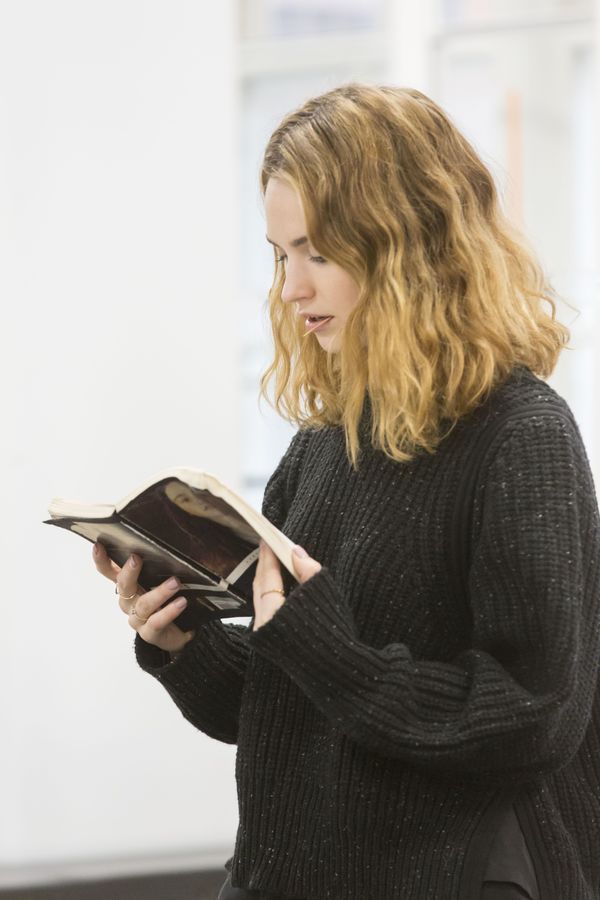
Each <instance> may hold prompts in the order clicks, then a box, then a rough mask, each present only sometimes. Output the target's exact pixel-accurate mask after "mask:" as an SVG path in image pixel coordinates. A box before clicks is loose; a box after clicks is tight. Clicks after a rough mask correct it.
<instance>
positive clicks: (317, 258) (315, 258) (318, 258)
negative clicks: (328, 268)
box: [275, 256, 327, 263]
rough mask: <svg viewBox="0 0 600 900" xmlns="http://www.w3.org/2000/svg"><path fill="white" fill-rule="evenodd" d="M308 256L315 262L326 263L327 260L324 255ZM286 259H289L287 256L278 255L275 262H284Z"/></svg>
mask: <svg viewBox="0 0 600 900" xmlns="http://www.w3.org/2000/svg"><path fill="white" fill-rule="evenodd" d="M308 258H309V259H310V261H311V262H314V263H326V262H327V260H326V259H323V257H322V256H309V257H308ZM286 259H287V256H276V257H275V262H278V263H282V262H285V261H286Z"/></svg>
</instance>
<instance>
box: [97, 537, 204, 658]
mask: <svg viewBox="0 0 600 900" xmlns="http://www.w3.org/2000/svg"><path fill="white" fill-rule="evenodd" d="M93 558H94V563H95V566H96V569H97V570H98V571H99V572H100V574H101V575H104V577H105V578H108V579H109V581H112V582H113V583H114V584H116V585H117V590H118V592H119V606H120V607H121V609H122V610H123V612H124V613H125V614H126V615H127V618H128V621H129V625H130V627H131V628H133V630H134V631H137V633H138V634H139V635H140V637H142V638H143V639H144V640H145V641H146V643H148V644H154V646H155V647H160V649H161V650H168V651H169V652H170V653H178V652H179V651H180V650H183V648H184V647H185V645H186V644H188V643H189V642H190V641H191V640H192V638H193V637H194V634H195V632H194V631H182V630H181V628H178V627H177V625H176V624H175V621H174V620H175V619H176V618H177V616H178V615H179V614H180V613H181V612H183V610H184V609H185V606H186V601H185V597H177V596H174V595H176V593H177V591H178V590H179V588H180V587H181V584H180V582H179V581H178V579H168V580H167V581H165V582H163V583H162V584H159V585H158V586H157V587H155V588H152V590H151V591H145V590H144V588H142V587H140V586H139V584H138V582H137V579H138V575H139V573H140V571H141V568H142V566H143V561H142V560H141V559H140V557H139V556H137V555H136V554H132V555H131V556H130V557H129V559H128V560H127V562H126V563H125V565H124V566H123V567H122V568H120V567H119V566H118V565H117V564H116V563H115V562H113V561H112V559H110V558H109V556H108V554H107V552H106V549H105V548H104V546H103V545H102V544H100V543H98V542H96V543H95V544H94V551H93ZM124 597H130V598H131V599H130V600H125V599H124ZM170 597H172V598H173V599H172V602H171V603H168V604H167V605H166V606H165V607H164V608H163V609H161V606H162V605H163V603H165V601H166V600H168V599H169V598H170ZM180 600H183V603H180V602H179V601H180Z"/></svg>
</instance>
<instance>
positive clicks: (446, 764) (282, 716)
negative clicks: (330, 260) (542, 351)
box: [135, 368, 600, 900]
mask: <svg viewBox="0 0 600 900" xmlns="http://www.w3.org/2000/svg"><path fill="white" fill-rule="evenodd" d="M544 402H547V403H548V411H547V412H546V411H545V410H544V411H543V412H541V413H540V412H539V410H538V407H539V404H540V403H544ZM556 404H558V405H559V406H560V407H561V410H562V412H561V413H559V414H557V413H556V412H555V408H556ZM534 406H535V410H534V409H533V407H534ZM367 409H368V407H367ZM528 409H531V414H528V412H527V411H528ZM509 410H514V411H519V412H520V413H521V415H520V416H519V417H518V418H517V419H516V420H515V421H510V422H508V423H507V424H506V425H504V426H503V428H502V430H501V432H500V435H499V437H498V438H497V439H496V440H495V442H494V443H493V444H492V446H491V448H490V451H489V452H488V455H487V457H486V459H485V462H484V465H483V468H482V470H481V476H480V479H479V484H478V488H477V492H476V497H475V502H474V508H473V517H472V526H471V534H470V542H471V544H470V546H471V561H470V568H469V573H468V597H466V596H464V595H458V592H457V591H455V590H453V589H452V587H451V584H452V582H451V579H450V574H449V573H450V547H451V546H452V540H451V534H450V530H451V523H452V514H453V510H454V506H455V504H456V502H457V498H456V490H457V485H458V483H459V481H460V475H461V470H462V461H463V459H464V458H465V452H466V450H467V449H468V448H469V446H471V445H472V442H473V441H474V440H476V438H477V435H478V434H479V433H480V432H481V429H482V427H483V424H484V423H485V422H489V420H490V417H492V416H496V415H504V414H505V413H506V412H507V411H509ZM367 415H368V414H367ZM263 512H264V514H265V515H266V516H267V517H268V518H269V519H271V521H273V522H274V523H275V524H276V525H277V526H278V527H279V528H280V529H281V530H282V531H284V532H285V534H287V535H288V536H289V537H290V538H291V539H292V540H293V541H294V542H296V543H299V544H301V545H302V546H303V547H305V548H306V550H307V551H308V553H309V555H310V556H312V557H313V558H314V559H316V560H318V561H319V562H321V563H322V565H323V568H322V569H321V571H320V572H319V573H318V574H316V575H314V576H313V577H312V578H310V579H309V580H308V581H307V582H305V583H304V584H303V585H301V586H298V587H297V588H296V589H295V590H293V591H292V592H291V593H290V594H289V596H288V598H287V600H286V602H285V603H284V605H283V606H282V607H281V608H280V609H279V610H278V611H277V612H276V614H275V615H274V617H273V618H272V619H271V620H270V621H269V622H267V623H266V624H265V625H263V626H262V627H261V628H260V629H258V630H257V631H255V632H253V631H251V630H250V629H249V628H247V627H245V626H243V625H239V624H224V623H223V622H220V621H217V622H211V623H210V624H209V625H207V626H206V627H204V628H203V629H201V630H199V632H198V633H197V635H196V638H195V639H194V641H193V642H191V643H190V644H189V645H188V646H187V647H186V648H185V650H184V651H183V652H182V653H181V655H180V656H178V657H177V658H176V659H175V660H173V661H168V659H169V658H168V655H165V654H164V653H163V652H162V651H160V650H158V649H157V648H155V647H152V646H150V645H149V644H146V643H145V642H144V641H143V640H142V639H141V638H140V637H139V635H138V636H137V637H136V645H135V646H136V653H137V659H138V662H139V663H140V665H141V666H142V668H144V669H145V670H146V671H148V672H150V673H151V674H152V675H154V676H155V677H156V678H157V679H158V680H159V681H160V682H161V683H162V684H163V685H164V687H165V688H166V690H167V691H168V692H169V694H170V695H171V697H172V698H173V700H174V701H175V703H176V704H177V705H178V707H179V708H180V710H181V712H182V713H183V715H184V716H185V717H186V718H187V719H189V721H190V722H192V723H193V724H194V725H195V726H196V727H197V728H199V729H200V730H201V731H203V732H204V733H206V734H207V735H210V736H211V737H213V738H215V739H216V740H219V741H224V742H227V743H236V742H237V745H238V749H237V758H236V778H237V786H238V798H239V816H240V821H239V828H238V834H237V841H236V845H235V852H234V856H233V858H232V861H231V875H232V883H233V884H234V885H237V886H243V887H246V888H249V889H255V890H263V891H270V892H273V893H276V894H281V895H283V896H289V897H302V898H307V900H392V898H393V900H396V898H398V900H479V897H480V885H481V880H482V876H483V872H484V868H485V862H486V858H487V856H488V855H489V849H490V844H491V841H492V838H493V834H494V832H495V830H496V828H497V826H498V822H499V821H500V820H501V818H502V816H503V814H504V813H505V811H506V809H507V808H508V805H509V804H511V803H512V804H513V805H514V809H515V810H516V811H517V813H518V815H519V820H520V822H521V824H522V827H523V831H524V834H525V837H526V840H527V844H528V846H529V847H530V848H531V853H532V857H533V861H534V865H535V870H536V875H537V879H538V883H539V886H540V895H541V898H542V900H598V898H600V692H599V689H598V673H599V662H600V520H599V514H598V505H597V500H596V495H595V489H594V483H593V478H592V474H591V471H590V466H589V462H588V459H587V455H586V451H585V448H584V445H583V442H582V439H581V435H580V432H579V429H578V426H577V424H576V422H575V420H574V419H573V415H572V412H571V411H570V409H569V407H568V405H567V403H566V402H565V401H564V400H563V399H562V398H561V397H560V396H559V395H558V394H557V393H556V391H554V390H553V389H552V388H551V387H550V386H549V385H548V384H546V383H545V382H544V381H542V380H541V379H539V378H537V377H536V376H534V375H532V373H531V372H529V371H528V370H527V369H522V368H518V369H515V370H514V372H513V374H512V375H511V376H510V377H509V378H508V379H507V380H506V381H505V382H504V383H503V384H501V385H499V386H498V387H497V388H496V389H495V390H494V391H493V392H492V394H491V395H490V396H489V397H488V398H487V400H486V401H485V402H484V403H483V404H481V405H480V406H479V408H478V409H477V410H475V411H474V412H473V413H471V414H469V415H468V416H465V417H464V418H463V419H462V420H461V421H460V422H459V423H458V425H457V426H456V427H455V429H454V430H453V431H452V432H451V433H450V435H449V436H448V437H446V438H445V439H444V441H442V443H441V445H440V446H439V448H438V450H437V451H436V452H435V453H434V454H427V453H424V452H421V453H419V454H418V455H417V457H416V458H415V459H414V460H412V461H411V462H409V463H406V464H399V463H397V462H393V461H392V460H390V459H389V458H388V457H386V456H385V455H384V454H383V453H382V452H381V451H377V450H374V449H373V448H371V447H370V446H369V445H368V444H367V446H365V448H364V452H363V456H362V457H361V460H360V466H359V469H358V471H357V472H354V471H353V470H352V469H351V467H350V464H349V462H348V460H347V458H346V451H345V444H344V432H343V429H342V428H341V427H330V428H324V429H318V430H317V429H309V430H301V431H298V432H297V434H296V435H295V436H294V437H293V439H292V441H291V443H290V446H289V448H288V450H287V452H286V453H285V455H284V457H283V459H282V460H281V462H280V463H279V465H278V467H277V468H276V470H275V472H274V473H273V475H272V476H271V478H270V480H269V482H268V485H267V488H266V490H265V497H264V503H263Z"/></svg>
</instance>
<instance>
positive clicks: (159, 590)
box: [119, 577, 183, 627]
mask: <svg viewBox="0 0 600 900" xmlns="http://www.w3.org/2000/svg"><path fill="white" fill-rule="evenodd" d="M179 590H181V582H180V581H179V579H178V578H174V577H173V578H168V579H167V580H166V581H163V583H162V584H159V585H158V586H157V587H155V588H152V590H150V591H145V592H143V593H142V595H141V596H140V597H139V598H138V599H136V600H130V601H129V603H125V605H124V606H121V603H119V605H120V606H121V609H124V610H125V612H127V613H128V615H129V619H130V624H131V625H133V627H135V622H137V624H138V625H142V624H144V620H146V621H147V620H148V619H149V618H150V616H152V615H153V614H154V613H155V612H156V611H157V610H159V609H160V608H161V606H162V605H163V604H164V603H166V601H167V600H170V599H171V598H172V597H173V595H174V594H175V592H176V591H179ZM130 594H131V591H129V592H128V593H127V594H126V596H129V595H130ZM134 606H135V611H136V614H137V615H135V616H132V611H133V608H134ZM181 609H183V606H182V607H181V608H180V612H181ZM132 620H134V621H132Z"/></svg>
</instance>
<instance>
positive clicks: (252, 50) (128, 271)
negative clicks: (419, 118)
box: [0, 0, 600, 898]
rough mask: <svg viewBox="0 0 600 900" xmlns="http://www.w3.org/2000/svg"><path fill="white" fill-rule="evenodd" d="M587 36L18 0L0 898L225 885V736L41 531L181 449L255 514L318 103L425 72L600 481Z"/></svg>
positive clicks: (542, 24)
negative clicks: (142, 886)
mask: <svg viewBox="0 0 600 900" xmlns="http://www.w3.org/2000/svg"><path fill="white" fill-rule="evenodd" d="M599 43H600V0H529V2H528V3H523V2H517V0H414V2H409V0H221V2H219V3H212V4H207V3H206V4H205V3H199V2H193V0H168V2H167V0H103V2H99V0H1V2H0V257H1V260H2V262H1V265H0V288H1V303H2V329H1V332H0V334H1V341H2V353H1V354H0V366H1V372H0V375H1V384H2V426H3V427H2V433H3V439H2V441H1V444H0V459H1V463H2V468H3V477H2V479H1V488H0V490H1V501H2V540H1V550H2V560H3V564H2V573H3V581H4V584H3V589H2V600H1V603H2V620H1V621H2V632H1V637H2V658H3V662H4V670H3V678H2V695H1V696H2V699H1V716H2V726H3V735H4V736H3V740H2V742H1V746H0V754H1V756H0V778H1V779H2V782H1V799H2V817H1V823H0V829H1V835H0V888H4V889H5V891H7V892H12V894H13V895H14V896H25V893H19V892H18V891H17V889H18V888H21V889H23V890H24V888H25V887H26V886H30V892H29V894H28V896H38V894H37V893H34V892H33V888H34V887H36V886H37V888H39V887H40V886H41V885H43V884H57V883H62V884H63V885H66V884H67V883H69V882H73V883H75V882H76V881H78V880H79V881H81V880H83V879H90V880H96V881H98V880H99V879H108V878H116V877H123V878H124V877H125V876H133V875H140V876H141V875H144V874H146V875H151V874H152V873H168V872H171V873H184V872H189V873H197V872H200V871H202V870H206V871H207V872H212V873H213V878H214V879H215V881H214V883H215V884H216V883H218V882H220V881H222V880H223V877H224V875H225V872H224V870H223V869H222V865H223V863H224V861H225V860H226V859H227V858H228V857H229V856H230V855H231V853H232V852H233V845H234V841H235V833H236V827H237V809H236V790H235V780H234V763H235V747H232V746H227V745H224V744H220V743H218V742H216V741H214V740H212V739H210V738H208V737H206V736H204V735H203V734H201V733H199V732H197V731H195V730H194V729H193V727H192V726H191V725H190V724H189V723H187V722H186V721H185V720H184V719H183V718H182V716H181V715H180V713H179V712H178V710H177V709H176V708H175V706H174V705H173V704H172V702H171V701H170V699H169V697H168V696H167V694H166V692H165V691H164V690H163V689H162V688H161V687H160V685H159V684H158V683H156V682H155V681H154V680H153V679H152V678H151V677H149V676H148V675H146V674H144V673H143V672H142V671H141V670H140V669H139V668H138V667H137V665H136V662H135V659H134V655H133V632H132V631H131V629H130V628H129V627H128V625H127V620H126V619H125V618H124V616H123V614H122V613H121V611H120V610H119V608H118V606H117V603H116V600H115V596H114V594H113V591H112V588H111V587H110V585H108V583H107V582H105V581H104V579H102V578H101V577H100V576H99V575H98V574H97V573H96V571H95V569H94V567H93V565H92V561H91V550H90V549H88V546H87V545H84V543H83V542H82V541H81V542H79V543H78V542H76V541H74V540H73V539H72V538H67V537H66V536H65V534H64V533H63V532H62V531H60V530H59V529H52V528H49V527H47V526H43V525H42V524H41V522H42V519H44V518H46V517H47V512H46V509H47V505H48V503H49V501H50V499H51V498H52V497H54V496H57V495H60V496H63V497H67V498H69V499H74V500H80V501H89V502H111V501H117V500H118V499H119V498H121V497H123V496H124V495H126V494H127V493H129V492H130V491H131V490H132V489H133V488H134V487H135V486H136V485H138V484H140V483H141V482H143V481H144V480H145V479H146V478H148V477H149V476H151V475H152V474H154V473H155V472H156V471H158V470H160V469H162V468H165V467H167V466H174V465H191V466H197V467H199V468H203V469H206V470H208V471H209V472H214V473H215V474H217V475H218V476H219V477H222V478H223V479H224V480H225V481H227V482H228V483H229V484H231V486H232V487H233V488H234V489H237V490H238V491H239V492H240V493H241V494H242V495H243V496H245V497H246V499H248V500H249V501H250V502H251V503H253V504H254V505H255V506H257V507H259V508H260V504H261V499H262V493H263V488H264V485H265V483H266V480H267V478H268V476H269V474H270V473H271V471H272V470H273V468H274V466H275V464H276V463H277V461H278V460H279V458H280V456H281V454H282V453H283V451H284V449H285V448H286V446H287V444H288V441H289V439H290V437H291V435H292V433H293V430H292V428H291V427H290V426H289V425H288V424H287V423H286V422H284V421H281V420H280V419H279V418H278V417H277V415H276V414H275V413H274V412H273V410H272V409H271V408H270V407H269V406H268V405H266V404H265V403H263V404H262V405H261V407H259V405H258V400H257V398H258V379H259V376H260V374H261V372H262V371H263V370H264V368H265V367H266V365H267V364H268V361H269V359H270V352H271V345H270V337H269V329H268V317H267V312H266V296H267V291H268V287H269V285H270V283H271V276H272V252H271V249H270V247H269V246H268V245H267V243H266V241H265V238H264V234H265V225H264V215H263V211H262V205H261V201H260V194H259V188H258V171H259V164H260V159H261V153H262V150H263V148H264V146H265V143H266V141H267V139H268V137H269V135H270V133H271V131H272V130H273V129H274V127H275V126H276V125H277V123H278V121H279V120H280V118H281V117H282V116H283V115H284V114H285V113H286V112H288V111H289V110H291V109H292V108H294V107H296V106H297V105H298V104H300V103H301V102H303V101H304V100H305V99H307V98H308V97H309V96H311V95H313V94H315V93H320V92H322V91H324V90H327V89H329V88H331V87H333V86H335V85H337V84H340V83H342V82H345V81H349V80H360V81H367V82H373V83H388V84H398V85H405V86H408V85H410V86H413V87H417V88H419V89H421V90H423V91H425V92H426V93H428V94H430V95H431V96H432V97H433V98H434V99H435V100H437V101H438V102H439V103H441V104H442V106H444V108H445V109H446V110H447V111H448V112H449V114H450V115H451V117H452V118H453V119H454V121H455V122H456V123H457V124H458V125H459V127H460V128H461V129H462V130H463V132H464V133H465V134H466V135H467V137H468V138H470V139H471V140H472V142H473V143H474V144H475V146H476V148H477V150H478V151H479V153H480V154H481V156H482V157H483V159H484V161H485V162H486V163H487V165H488V166H489V167H490V169H491V170H492V171H493V173H494V175H495V177H496V180H497V183H498V187H499V190H500V193H501V196H502V198H503V203H504V205H505V208H506V209H507V211H508V213H509V215H510V216H511V218H512V219H513V221H515V222H516V223H518V224H519V225H520V226H521V227H522V228H523V229H524V231H525V233H526V234H527V236H528V238H529V240H530V242H531V243H532V244H533V246H534V248H535V249H536V250H537V252H538V255H539V257H540V259H541V261H542V263H543V265H544V267H545V269H546V271H547V273H548V274H549V276H550V278H551V280H552V281H553V283H554V286H555V287H556V289H557V291H558V292H559V293H560V294H562V295H563V296H564V297H565V299H566V300H568V301H569V303H570V304H572V306H574V307H575V308H576V309H573V308H571V307H569V306H567V305H566V304H561V305H560V306H559V310H558V313H559V317H560V318H561V319H562V321H564V322H565V323H566V324H567V325H569V327H570V328H571V330H572V341H571V346H572V348H573V349H572V350H568V351H565V352H564V353H563V355H562V358H561V360H560V363H559V365H558V367H557V369H556V371H555V373H554V374H553V375H552V377H551V378H550V379H549V381H550V383H551V384H552V385H553V386H554V387H555V388H556V389H557V390H558V391H559V393H561V394H562V395H563V396H564V397H565V398H566V399H567V401H568V402H569V403H570V405H571V408H572V409H573V411H574V413H575V416H576V418H577V420H578V423H579V425H580V429H581V432H582V435H583V437H584V441H585V444H586V447H587V450H588V455H589V458H590V463H591V465H592V469H593V472H594V477H595V480H596V484H598V483H599V479H600V404H599V403H598V394H599V388H600V360H599V348H600V313H599V308H600V273H599V264H598V259H599V254H598V250H599V246H598V244H599V240H598V215H599V210H600V188H599V179H598V159H600V152H599V147H598V124H599V120H600V104H599V94H600V92H599V90H598V89H599V86H600V83H599V75H598V63H597V60H598V46H599ZM241 621H247V620H241ZM190 883H193V884H194V885H196V886H198V885H199V884H200V881H199V880H195V881H194V879H193V878H191V881H190ZM107 884H108V882H104V885H105V886H104V888H102V887H100V888H98V890H100V891H101V893H97V894H94V895H93V896H97V897H100V896H106V897H117V896H128V897H129V896H134V893H133V887H132V888H131V890H130V891H129V892H128V890H126V889H125V888H123V887H121V888H118V889H117V888H115V887H114V885H113V887H111V888H108V887H106V885H107ZM132 884H133V882H132ZM194 889H195V888H193V887H192V888H189V890H190V891H193V890H194ZM198 889H199V888H198ZM57 890H58V889H57ZM77 890H78V893H77V894H73V896H78V897H83V896H88V895H87V894H84V892H83V888H81V886H80V887H79V888H77ZM211 890H212V893H211V892H210V891H211ZM102 891H104V892H103V893H102ZM206 891H207V893H205V894H203V895H202V896H206V897H213V896H216V892H215V891H214V889H212V888H207V889H206ZM5 896H8V893H7V894H6V895H5ZM48 896H49V895H48ZM52 896H57V897H58V896H61V897H62V896H64V897H66V896H71V894H68V893H67V888H66V887H63V888H61V889H60V890H59V892H58V893H56V894H55V895H54V894H53V895H52ZM89 896H92V895H91V894H90V895H89ZM140 896H141V895H140ZM144 896H150V893H149V892H146V893H145V894H144ZM162 896H163V897H173V898H174V897H176V896H184V895H183V893H182V894H181V895H180V894H176V892H175V888H172V889H169V890H167V889H165V890H164V891H163V893H162ZM185 896H200V894H199V893H193V892H192V893H189V894H185Z"/></svg>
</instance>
